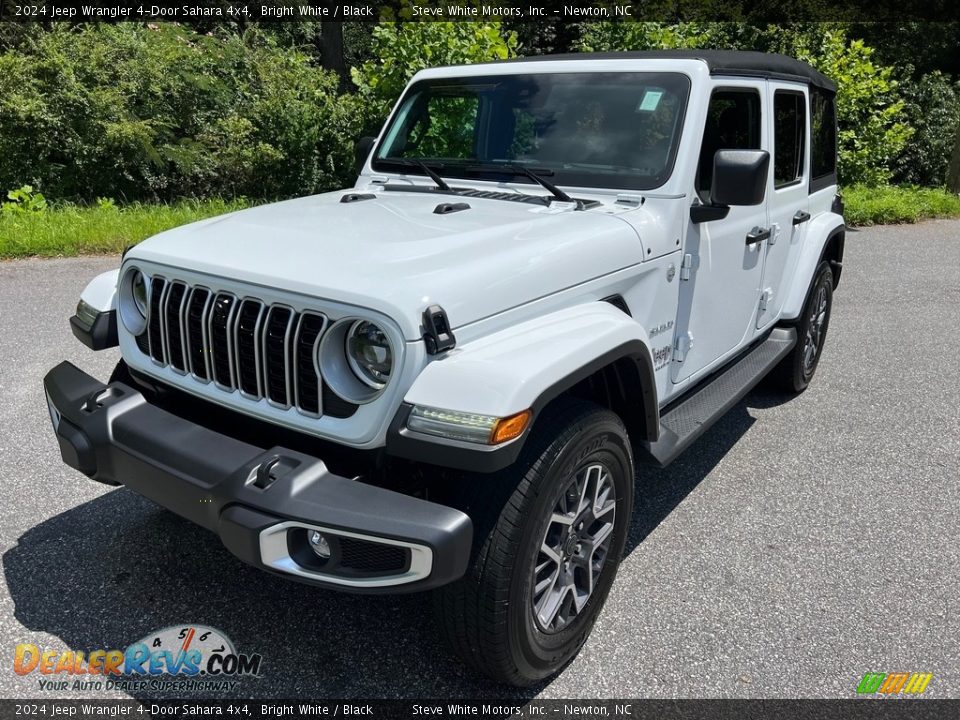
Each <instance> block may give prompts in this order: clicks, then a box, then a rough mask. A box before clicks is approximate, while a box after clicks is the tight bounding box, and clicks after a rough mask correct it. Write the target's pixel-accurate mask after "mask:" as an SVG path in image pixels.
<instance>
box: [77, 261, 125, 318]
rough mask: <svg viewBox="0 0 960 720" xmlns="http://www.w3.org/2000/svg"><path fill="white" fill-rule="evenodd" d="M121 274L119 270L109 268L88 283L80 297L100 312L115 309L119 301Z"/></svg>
mask: <svg viewBox="0 0 960 720" xmlns="http://www.w3.org/2000/svg"><path fill="white" fill-rule="evenodd" d="M119 274H120V271H119V270H107V272H105V273H100V274H99V275H97V276H96V277H95V278H94V279H93V280H91V281H90V282H89V283H87V287H85V288H84V289H83V292H82V293H80V299H81V300H83V301H84V302H85V303H86V304H87V305H89V306H90V307H92V308H94V309H96V310H99V311H100V312H107V311H108V310H113V309H114V308H115V307H116V302H117V277H118V276H119Z"/></svg>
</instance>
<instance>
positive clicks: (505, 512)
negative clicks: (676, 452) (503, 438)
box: [437, 399, 634, 685]
mask: <svg viewBox="0 0 960 720" xmlns="http://www.w3.org/2000/svg"><path fill="white" fill-rule="evenodd" d="M633 478H634V475H633V458H632V455H631V452H630V443H629V440H628V438H627V433H626V430H625V428H624V427H623V424H622V423H621V421H620V419H619V418H618V417H617V416H616V415H614V414H613V413H611V412H609V411H607V410H604V409H602V408H600V407H598V406H596V405H593V404H592V403H587V402H584V401H579V400H567V399H565V400H563V401H561V402H560V403H558V404H557V405H555V406H553V407H551V408H550V409H549V412H548V413H544V420H543V421H542V426H541V425H540V424H538V427H537V428H535V431H534V433H533V435H531V437H530V439H529V440H528V441H527V445H526V447H525V448H524V452H523V453H522V455H521V459H520V460H519V461H518V462H517V463H516V464H515V465H514V466H513V467H512V468H509V469H508V470H507V471H505V472H503V473H498V474H497V475H495V476H474V477H472V478H470V479H469V482H470V483H471V484H473V485H474V487H472V488H468V492H470V491H473V498H472V500H471V501H470V502H469V507H467V508H466V509H467V511H468V512H470V514H471V517H473V518H474V525H475V529H476V542H475V546H476V547H475V556H474V559H473V563H472V564H471V567H470V569H469V570H468V571H467V575H466V576H465V577H464V578H463V579H462V580H460V581H458V582H457V583H454V584H453V585H450V586H448V587H445V588H442V589H441V590H440V591H439V592H438V603H437V607H438V610H439V620H440V623H441V626H442V628H443V630H444V634H445V636H446V638H447V641H448V642H449V644H450V645H451V646H452V648H453V649H454V651H455V652H456V653H457V655H459V657H460V658H461V659H462V660H463V661H464V662H465V663H466V664H467V665H469V666H471V667H473V668H474V669H476V670H479V671H480V672H483V673H485V674H487V675H489V676H490V677H492V678H493V679H495V680H498V681H500V682H505V683H509V684H512V685H528V684H530V683H533V682H536V681H537V680H541V679H543V678H546V677H549V676H550V675H553V674H554V673H556V672H557V671H559V670H560V669H561V668H562V667H563V666H564V665H565V664H566V663H567V662H569V661H570V660H571V659H572V658H573V657H574V656H575V655H576V654H577V652H578V651H579V650H580V648H581V647H582V646H583V643H584V642H585V640H586V638H587V636H588V635H589V633H590V630H591V628H592V627H593V624H594V622H595V621H596V619H597V616H598V615H599V613H600V610H601V608H602V607H603V604H604V602H605V601H606V598H607V594H608V593H609V591H610V587H611V585H612V584H613V580H614V577H615V576H616V572H617V568H618V566H619V564H620V558H621V555H622V554H623V547H624V544H625V542H626V535H627V530H628V528H629V525H630V516H631V512H632V508H633ZM494 487H499V488H500V492H496V491H495V490H494V489H493V488H494ZM478 490H479V492H477V491H478Z"/></svg>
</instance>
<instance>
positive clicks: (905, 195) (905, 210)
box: [843, 185, 960, 225]
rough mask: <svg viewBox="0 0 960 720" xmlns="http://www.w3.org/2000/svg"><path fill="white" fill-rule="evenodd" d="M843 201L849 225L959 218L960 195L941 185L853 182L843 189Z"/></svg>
mask: <svg viewBox="0 0 960 720" xmlns="http://www.w3.org/2000/svg"><path fill="white" fill-rule="evenodd" d="M843 201H844V203H845V205H846V208H845V210H844V217H845V219H846V221H847V223H848V224H849V225H882V224H888V223H914V222H917V221H918V220H923V219H925V218H938V217H960V196H957V195H955V194H953V193H949V192H947V191H946V190H943V189H940V188H918V187H898V186H886V187H869V186H866V185H854V186H851V187H845V188H844V189H843Z"/></svg>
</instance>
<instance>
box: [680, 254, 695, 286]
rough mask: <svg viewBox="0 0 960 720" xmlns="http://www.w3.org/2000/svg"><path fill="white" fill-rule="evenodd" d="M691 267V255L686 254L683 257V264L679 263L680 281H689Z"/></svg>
mask: <svg viewBox="0 0 960 720" xmlns="http://www.w3.org/2000/svg"><path fill="white" fill-rule="evenodd" d="M692 267H693V255H691V254H690V253H687V254H686V255H684V256H683V262H681V263H680V279H681V280H689V279H690V269H691V268H692Z"/></svg>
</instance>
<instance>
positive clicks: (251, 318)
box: [233, 299, 263, 400]
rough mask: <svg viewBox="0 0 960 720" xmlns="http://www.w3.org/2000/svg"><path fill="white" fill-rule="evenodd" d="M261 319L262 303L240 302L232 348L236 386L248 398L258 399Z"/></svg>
mask: <svg viewBox="0 0 960 720" xmlns="http://www.w3.org/2000/svg"><path fill="white" fill-rule="evenodd" d="M262 319H263V303H262V302H260V301H259V300H251V299H247V300H244V301H243V302H241V303H240V309H239V311H238V312H237V322H236V323H235V324H234V326H233V350H234V358H235V364H234V366H235V367H236V368H237V386H238V387H239V388H240V392H241V393H242V394H244V395H246V396H247V397H249V398H253V399H254V400H259V399H260V398H261V397H262V396H263V393H262V392H261V385H262V381H261V377H260V375H261V373H260V344H261V343H260V342H259V336H260V322H261V320H262Z"/></svg>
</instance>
